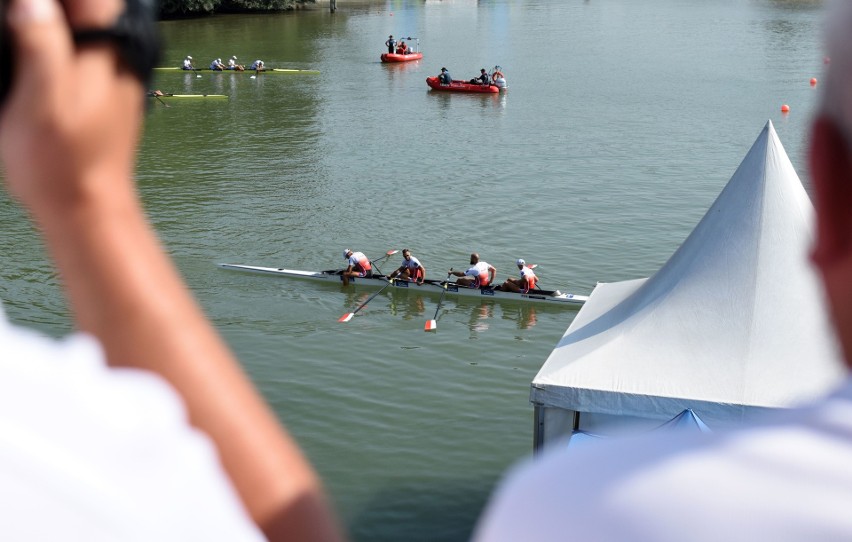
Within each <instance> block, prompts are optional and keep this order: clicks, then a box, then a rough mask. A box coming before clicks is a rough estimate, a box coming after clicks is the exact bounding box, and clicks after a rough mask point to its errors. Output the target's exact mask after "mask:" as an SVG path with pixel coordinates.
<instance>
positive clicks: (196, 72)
mask: <svg viewBox="0 0 852 542" xmlns="http://www.w3.org/2000/svg"><path fill="white" fill-rule="evenodd" d="M189 67H190V68H192V71H194V72H195V78H196V79H201V74H200V73H198V70H196V69H195V66H193V65H192V64H190V65H189Z"/></svg>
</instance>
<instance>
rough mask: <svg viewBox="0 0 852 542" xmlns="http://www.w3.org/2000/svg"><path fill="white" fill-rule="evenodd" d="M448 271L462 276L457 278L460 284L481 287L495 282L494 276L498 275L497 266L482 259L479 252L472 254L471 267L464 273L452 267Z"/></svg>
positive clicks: (457, 282)
mask: <svg viewBox="0 0 852 542" xmlns="http://www.w3.org/2000/svg"><path fill="white" fill-rule="evenodd" d="M448 273H449V274H450V275H453V276H456V277H460V278H458V279H456V284H458V285H459V286H467V287H469V288H481V287H485V286H488V285H489V284H491V283H492V282H494V278H495V277H496V276H497V268H496V267H494V266H493V265H491V264H490V263H488V262H484V261H480V260H479V254H477V253H476V252H474V253H473V254H471V255H470V268H469V269H468V270H467V271H465V272H464V273H462V272H461V271H453V270H452V269H450V270H449V271H448Z"/></svg>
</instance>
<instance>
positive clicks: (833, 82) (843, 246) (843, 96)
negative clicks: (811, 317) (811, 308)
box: [810, 0, 852, 367]
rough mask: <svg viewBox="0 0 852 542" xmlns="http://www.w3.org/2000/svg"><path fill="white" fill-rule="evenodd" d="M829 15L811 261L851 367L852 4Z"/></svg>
mask: <svg viewBox="0 0 852 542" xmlns="http://www.w3.org/2000/svg"><path fill="white" fill-rule="evenodd" d="M828 13H829V17H828V21H827V22H828V25H827V34H826V38H827V40H826V41H827V43H826V45H827V49H826V50H827V53H828V57H827V59H826V62H827V63H828V69H827V72H826V74H825V77H824V78H823V83H822V90H823V95H822V101H821V106H820V109H819V113H818V114H817V118H816V120H815V121H814V123H813V128H812V132H811V141H810V170H811V181H812V183H813V192H814V202H815V207H816V215H817V227H816V242H815V244H814V248H813V252H812V259H813V262H814V263H815V264H816V267H817V269H818V270H819V273H820V275H821V277H822V282H823V287H824V289H825V293H826V296H827V298H828V305H829V310H830V312H831V317H832V320H833V322H834V326H835V329H836V331H837V336H838V338H839V340H840V345H841V347H842V348H843V352H844V354H845V358H846V363H847V365H849V366H850V367H852V31H850V30H852V2H849V1H848V0H835V1H834V2H833V4H831V5H830V6H829V9H828Z"/></svg>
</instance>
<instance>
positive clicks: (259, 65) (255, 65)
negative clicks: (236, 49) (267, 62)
mask: <svg viewBox="0 0 852 542" xmlns="http://www.w3.org/2000/svg"><path fill="white" fill-rule="evenodd" d="M249 69H250V70H254V71H263V69H264V68H263V61H262V60H260V59H258V60H255V61H254V62H252V63H251V66H250V67H249Z"/></svg>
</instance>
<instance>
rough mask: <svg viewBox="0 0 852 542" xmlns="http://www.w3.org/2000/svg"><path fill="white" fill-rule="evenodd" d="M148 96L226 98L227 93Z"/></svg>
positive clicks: (155, 96) (152, 95)
mask: <svg viewBox="0 0 852 542" xmlns="http://www.w3.org/2000/svg"><path fill="white" fill-rule="evenodd" d="M148 97H149V98H165V99H170V98H227V97H228V95H227V94H159V95H158V94H148Z"/></svg>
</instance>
